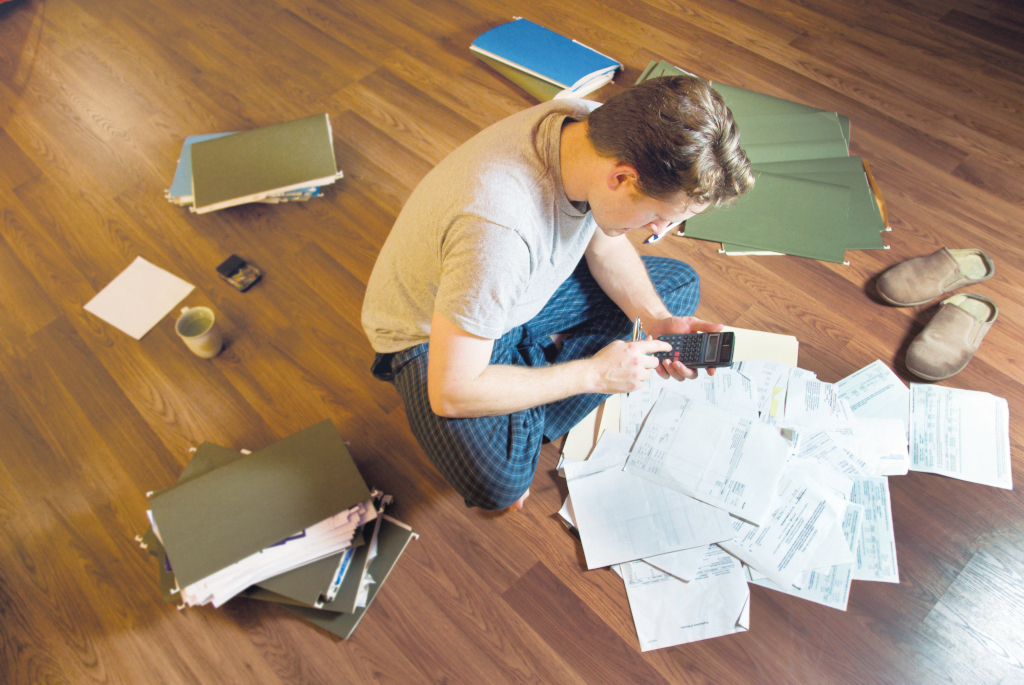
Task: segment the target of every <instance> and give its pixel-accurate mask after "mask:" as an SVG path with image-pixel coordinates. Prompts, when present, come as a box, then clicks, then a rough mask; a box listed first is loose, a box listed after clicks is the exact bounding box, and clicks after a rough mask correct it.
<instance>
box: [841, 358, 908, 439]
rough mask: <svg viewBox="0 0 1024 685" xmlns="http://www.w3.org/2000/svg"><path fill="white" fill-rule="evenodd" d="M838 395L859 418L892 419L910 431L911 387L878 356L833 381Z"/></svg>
mask: <svg viewBox="0 0 1024 685" xmlns="http://www.w3.org/2000/svg"><path fill="white" fill-rule="evenodd" d="M836 390H837V391H838V392H839V396H840V397H842V398H843V399H845V400H846V401H848V402H849V403H850V409H851V410H853V414H854V416H856V417H858V418H869V419H872V418H875V419H879V418H892V419H899V420H901V421H902V422H903V426H904V430H905V431H908V432H909V430H910V389H909V388H907V386H906V385H905V384H904V383H903V381H901V380H900V379H899V377H898V376H897V375H896V374H895V373H893V372H892V369H890V368H889V367H888V366H886V365H885V364H884V363H883V362H882V360H881V359H879V360H876V361H874V362H872V363H871V364H868V365H867V366H865V367H864V368H863V369H860V370H859V371H854V372H853V373H852V374H850V375H849V376H847V377H846V378H844V379H842V380H841V381H839V382H838V383H836Z"/></svg>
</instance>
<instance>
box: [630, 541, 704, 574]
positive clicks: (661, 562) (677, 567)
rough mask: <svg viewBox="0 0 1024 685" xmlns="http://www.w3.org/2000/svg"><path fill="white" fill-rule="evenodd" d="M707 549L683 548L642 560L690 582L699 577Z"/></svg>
mask: <svg viewBox="0 0 1024 685" xmlns="http://www.w3.org/2000/svg"><path fill="white" fill-rule="evenodd" d="M706 551H707V550H706V549H705V548H704V547H694V548H693V549H681V550H679V551H678V552H669V553H668V554H659V555H658V556H655V557H646V558H644V559H642V561H643V562H644V563H646V564H649V565H651V566H653V567H654V568H656V569H658V570H659V571H661V572H662V573H667V574H669V575H670V576H672V577H673V578H677V579H679V580H682V581H686V582H689V581H691V580H693V579H694V578H696V577H697V569H698V568H699V567H700V562H701V561H702V560H703V559H704V553H705V552H706Z"/></svg>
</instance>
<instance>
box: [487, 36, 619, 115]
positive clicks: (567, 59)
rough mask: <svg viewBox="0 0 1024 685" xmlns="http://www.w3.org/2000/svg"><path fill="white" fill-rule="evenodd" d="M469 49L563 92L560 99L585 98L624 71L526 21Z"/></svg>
mask: <svg viewBox="0 0 1024 685" xmlns="http://www.w3.org/2000/svg"><path fill="white" fill-rule="evenodd" d="M469 49H470V50H472V51H473V52H475V53H477V54H479V55H482V56H484V57H489V58H491V59H494V60H497V61H498V62H501V63H504V64H506V65H508V66H511V67H514V68H515V69H518V70H521V71H523V72H525V73H527V74H531V75H533V76H536V77H538V78H540V79H543V80H544V81H547V82H549V83H552V84H554V85H556V86H558V87H560V88H562V89H563V92H561V93H559V95H558V96H556V97H582V96H583V95H586V94H587V93H589V92H591V91H594V90H597V88H599V87H600V86H602V85H604V84H606V83H608V82H609V81H611V80H612V78H613V77H614V76H615V72H616V71H618V70H619V69H621V68H622V65H621V64H620V63H618V62H616V61H615V60H613V59H611V58H610V57H607V56H605V55H602V54H601V53H600V52H597V51H596V50H593V49H591V48H588V47H587V46H586V45H583V44H582V43H578V42H576V41H574V40H570V39H568V38H566V37H565V36H562V35H559V34H557V33H555V32H554V31H551V30H550V29H546V28H544V27H543V26H539V25H537V24H534V23H533V22H532V21H529V20H527V19H522V18H520V19H516V20H514V21H511V22H509V23H508V24H502V25H501V26H497V27H495V28H493V29H491V30H489V31H487V32H485V33H483V34H481V35H480V37H478V38H477V39H476V40H475V41H473V44H472V45H470V48H469Z"/></svg>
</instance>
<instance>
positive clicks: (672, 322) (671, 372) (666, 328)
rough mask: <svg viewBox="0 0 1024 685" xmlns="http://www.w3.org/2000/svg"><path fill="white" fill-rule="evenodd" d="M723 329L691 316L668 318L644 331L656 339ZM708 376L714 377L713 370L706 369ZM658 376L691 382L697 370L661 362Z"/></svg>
mask: <svg viewBox="0 0 1024 685" xmlns="http://www.w3.org/2000/svg"><path fill="white" fill-rule="evenodd" d="M722 328H724V327H723V326H722V324H720V323H711V322H709V321H704V320H703V319H698V318H696V317H693V316H670V317H667V318H664V319H658V321H657V322H656V323H655V324H654V325H653V326H652V327H651V328H650V330H645V331H644V332H645V333H647V335H649V336H651V337H653V338H657V337H659V336H662V335H665V334H669V333H677V334H678V333H716V332H718V331H720V330H722ZM707 371H708V375H709V376H713V375H715V369H708V370H707ZM658 375H659V376H661V377H662V378H669V377H672V378H674V379H676V380H677V381H682V380H686V379H690V380H693V379H694V378H696V377H697V369H691V368H690V367H688V366H684V365H683V364H681V363H680V362H670V361H669V360H667V359H666V360H665V361H663V362H662V363H661V364H660V365H659V366H658Z"/></svg>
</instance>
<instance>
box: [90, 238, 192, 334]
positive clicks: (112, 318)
mask: <svg viewBox="0 0 1024 685" xmlns="http://www.w3.org/2000/svg"><path fill="white" fill-rule="evenodd" d="M193 288H195V286H194V285H192V284H191V283H186V282H185V281H183V280H181V279H180V278H178V277H177V276H175V275H174V274H172V273H169V272H167V271H164V270H163V269H161V268H160V267H158V266H154V265H153V264H151V263H150V262H147V261H146V260H145V259H143V258H142V257H136V258H135V261H134V262H132V263H131V264H130V265H129V266H128V268H127V269H125V270H124V271H122V272H121V273H120V274H118V275H117V276H116V277H115V278H114V280H112V281H111V282H110V283H108V284H107V286H106V287H105V288H103V290H101V291H99V292H98V293H96V295H95V297H93V298H92V299H91V300H89V302H87V303H86V305H85V311H87V312H90V313H92V314H95V315H96V316H98V317H100V318H101V319H103V320H104V321H106V322H107V323H109V324H110V325H111V326H113V327H114V328H117V329H118V330H121V331H124V332H125V333H127V334H128V335H130V336H132V337H133V338H135V339H136V340H141V339H142V336H144V335H145V334H146V333H148V332H149V330H150V329H151V328H153V326H155V325H156V324H157V323H158V322H159V321H160V320H161V319H162V318H164V317H165V316H167V314H169V313H170V312H171V311H172V310H173V309H174V308H175V307H176V306H177V305H178V303H179V302H181V301H182V300H184V299H185V297H186V296H187V295H188V294H189V293H190V292H192V289H193Z"/></svg>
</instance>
